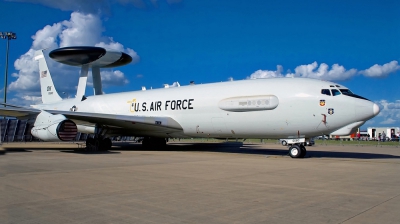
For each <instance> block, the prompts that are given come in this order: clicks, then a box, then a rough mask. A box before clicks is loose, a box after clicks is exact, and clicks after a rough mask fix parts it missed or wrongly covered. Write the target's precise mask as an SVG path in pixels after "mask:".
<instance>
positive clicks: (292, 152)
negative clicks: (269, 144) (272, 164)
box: [289, 145, 302, 158]
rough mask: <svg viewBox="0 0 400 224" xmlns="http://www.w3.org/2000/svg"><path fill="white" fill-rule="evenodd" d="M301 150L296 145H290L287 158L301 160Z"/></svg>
mask: <svg viewBox="0 0 400 224" xmlns="http://www.w3.org/2000/svg"><path fill="white" fill-rule="evenodd" d="M301 154H302V150H301V148H300V146H298V145H292V146H290V148H289V156H290V157H292V158H301Z"/></svg>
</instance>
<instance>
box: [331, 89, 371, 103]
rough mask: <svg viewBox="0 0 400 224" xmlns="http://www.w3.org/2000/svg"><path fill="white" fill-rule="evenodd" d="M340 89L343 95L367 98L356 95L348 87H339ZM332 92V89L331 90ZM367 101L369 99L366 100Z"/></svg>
mask: <svg viewBox="0 0 400 224" xmlns="http://www.w3.org/2000/svg"><path fill="white" fill-rule="evenodd" d="M340 91H341V92H342V93H343V95H345V96H350V97H354V98H358V99H363V100H368V99H366V98H364V97H362V96H359V95H356V94H354V93H353V92H351V91H350V90H349V89H340ZM332 92H333V91H332ZM368 101H369V100H368Z"/></svg>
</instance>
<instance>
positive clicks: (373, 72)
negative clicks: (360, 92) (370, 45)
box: [360, 61, 400, 78]
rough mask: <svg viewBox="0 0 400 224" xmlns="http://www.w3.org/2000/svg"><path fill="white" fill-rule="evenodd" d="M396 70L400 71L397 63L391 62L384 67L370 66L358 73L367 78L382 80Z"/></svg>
mask: <svg viewBox="0 0 400 224" xmlns="http://www.w3.org/2000/svg"><path fill="white" fill-rule="evenodd" d="M398 70H400V66H399V63H398V62H397V61H391V62H389V63H386V64H384V65H378V64H375V65H373V66H371V67H370V68H369V69H366V70H363V71H360V74H363V75H365V76H367V77H374V78H381V77H382V78H383V77H387V76H388V75H389V74H391V73H394V72H396V71H398Z"/></svg>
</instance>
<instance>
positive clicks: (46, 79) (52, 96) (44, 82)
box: [35, 50, 62, 103]
mask: <svg viewBox="0 0 400 224" xmlns="http://www.w3.org/2000/svg"><path fill="white" fill-rule="evenodd" d="M35 60H36V61H39V79H40V90H41V93H42V102H43V103H54V102H57V101H61V100H62V99H61V97H60V95H58V93H57V90H56V87H55V86H54V83H53V79H52V78H51V75H50V71H49V68H48V67H47V63H46V59H45V57H44V55H43V50H38V51H36V52H35Z"/></svg>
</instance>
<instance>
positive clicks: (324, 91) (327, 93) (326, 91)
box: [321, 89, 331, 96]
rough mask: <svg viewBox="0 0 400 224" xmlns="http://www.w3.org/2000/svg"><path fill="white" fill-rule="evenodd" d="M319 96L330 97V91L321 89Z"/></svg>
mask: <svg viewBox="0 0 400 224" xmlns="http://www.w3.org/2000/svg"><path fill="white" fill-rule="evenodd" d="M321 94H325V95H328V96H330V95H331V91H330V90H329V89H321Z"/></svg>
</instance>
